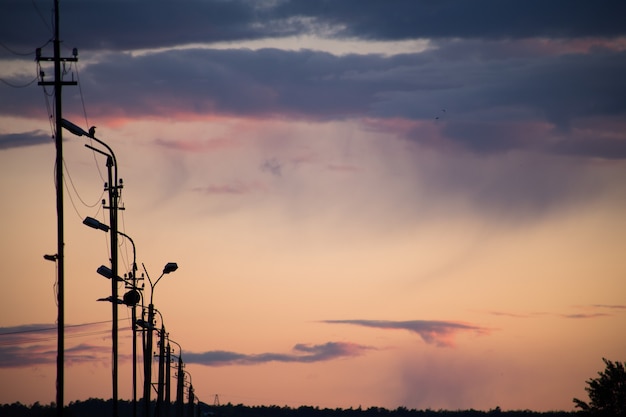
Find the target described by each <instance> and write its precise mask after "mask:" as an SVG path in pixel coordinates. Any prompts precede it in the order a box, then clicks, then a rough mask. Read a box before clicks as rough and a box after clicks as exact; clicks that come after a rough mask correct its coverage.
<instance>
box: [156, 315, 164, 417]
mask: <svg viewBox="0 0 626 417" xmlns="http://www.w3.org/2000/svg"><path fill="white" fill-rule="evenodd" d="M166 336H167V335H166V333H165V326H163V324H161V338H160V342H159V382H158V383H157V400H156V412H155V416H156V417H163V391H164V386H163V385H164V384H163V382H164V380H165V338H166Z"/></svg>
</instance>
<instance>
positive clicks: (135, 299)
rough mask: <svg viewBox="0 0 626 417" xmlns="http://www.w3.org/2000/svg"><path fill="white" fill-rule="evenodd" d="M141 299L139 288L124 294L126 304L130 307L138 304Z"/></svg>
mask: <svg viewBox="0 0 626 417" xmlns="http://www.w3.org/2000/svg"><path fill="white" fill-rule="evenodd" d="M140 300H141V294H139V291H137V290H130V291H128V292H127V293H126V294H124V304H126V305H127V306H129V307H132V306H136V305H137V303H139V301H140Z"/></svg>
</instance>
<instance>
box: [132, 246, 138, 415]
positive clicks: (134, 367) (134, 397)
mask: <svg viewBox="0 0 626 417" xmlns="http://www.w3.org/2000/svg"><path fill="white" fill-rule="evenodd" d="M131 242H132V239H131ZM136 257H137V255H136V252H135V244H134V243H133V290H135V291H136V290H137V259H136ZM132 320H133V322H132V325H133V417H137V305H136V304H133V308H132Z"/></svg>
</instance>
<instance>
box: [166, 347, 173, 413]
mask: <svg viewBox="0 0 626 417" xmlns="http://www.w3.org/2000/svg"><path fill="white" fill-rule="evenodd" d="M165 349H166V350H165V363H166V365H165V366H166V368H165V415H166V416H167V417H170V408H171V405H172V397H171V389H170V379H171V377H172V350H171V348H170V340H169V338H168V339H167V346H166V347H165Z"/></svg>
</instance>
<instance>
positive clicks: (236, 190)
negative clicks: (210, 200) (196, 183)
mask: <svg viewBox="0 0 626 417" xmlns="http://www.w3.org/2000/svg"><path fill="white" fill-rule="evenodd" d="M265 190H266V187H265V186H264V185H263V184H261V183H256V182H252V183H245V182H242V181H236V182H232V183H230V184H210V185H207V186H206V187H196V188H194V189H193V191H196V192H199V193H204V194H227V195H228V194H230V195H244V194H251V193H255V192H263V191H265Z"/></svg>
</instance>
